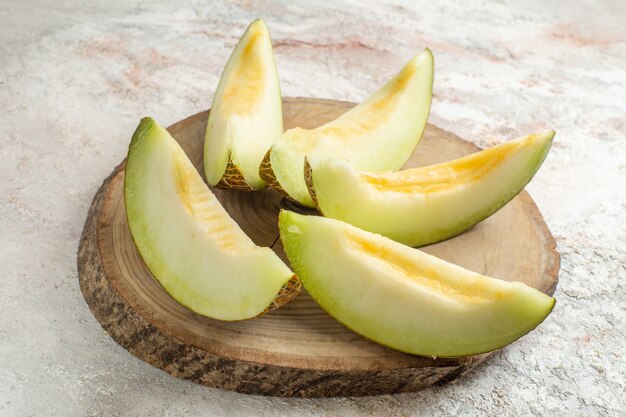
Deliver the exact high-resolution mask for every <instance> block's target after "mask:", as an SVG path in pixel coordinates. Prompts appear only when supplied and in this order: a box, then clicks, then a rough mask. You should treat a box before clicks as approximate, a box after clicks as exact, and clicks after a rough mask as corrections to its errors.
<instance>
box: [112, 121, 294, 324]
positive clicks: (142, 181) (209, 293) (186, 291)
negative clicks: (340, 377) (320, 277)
mask: <svg viewBox="0 0 626 417" xmlns="http://www.w3.org/2000/svg"><path fill="white" fill-rule="evenodd" d="M124 201H125V204H126V215H127V218H128V225H129V226H130V232H131V234H132V237H133V240H134V242H135V245H136V246H137V249H138V251H139V254H140V255H141V257H142V259H143V261H144V263H145V264H146V266H147V267H148V269H149V270H150V271H151V272H152V274H153V275H154V277H155V278H156V279H157V280H158V281H159V282H160V283H161V285H162V286H163V288H164V289H165V290H166V291H167V292H168V293H169V294H170V295H171V296H172V297H173V298H174V299H175V300H176V301H178V302H179V303H180V304H182V305H184V306H186V307H188V308H189V309H191V310H193V311H195V312H196V313H198V314H202V315H204V316H207V317H211V318H214V319H219V320H242V319H247V318H251V317H255V316H257V315H259V314H261V313H263V312H264V311H265V310H266V309H268V307H270V308H273V307H276V306H278V305H280V304H282V303H285V302H287V301H288V300H289V299H291V298H293V297H294V296H295V295H296V294H297V291H298V290H299V283H298V282H297V279H296V278H295V276H294V274H293V272H292V271H291V270H290V269H289V268H288V267H287V266H286V265H285V264H284V263H283V262H282V261H281V260H280V259H279V258H278V256H276V254H275V253H274V252H272V251H271V249H269V248H262V247H258V246H256V245H255V244H254V243H253V242H252V241H251V240H250V238H249V237H248V236H247V235H246V234H245V233H244V232H243V231H242V230H241V229H240V228H239V226H238V225H237V223H235V221H234V220H233V219H231V218H230V216H229V215H228V213H227V212H226V211H225V210H224V208H223V207H222V206H221V205H220V203H219V201H218V200H217V198H216V197H215V195H214V194H213V193H212V192H211V191H210V190H209V188H208V187H207V186H206V184H205V183H204V181H203V180H202V178H201V177H200V175H199V174H198V172H197V171H196V169H195V168H194V166H193V165H192V163H191V161H189V159H188V158H187V156H186V155H185V153H184V151H183V150H182V149H181V147H180V146H179V145H178V143H177V142H176V141H175V140H174V139H173V138H172V137H171V136H170V135H169V133H168V132H167V130H165V129H163V128H162V127H160V126H159V125H158V124H157V123H156V122H155V121H154V120H152V119H150V118H145V119H143V120H142V121H141V123H140V124H139V126H138V127H137V130H136V131H135V134H134V135H133V139H132V141H131V143H130V147H129V151H128V159H127V162H126V177H125V180H124Z"/></svg>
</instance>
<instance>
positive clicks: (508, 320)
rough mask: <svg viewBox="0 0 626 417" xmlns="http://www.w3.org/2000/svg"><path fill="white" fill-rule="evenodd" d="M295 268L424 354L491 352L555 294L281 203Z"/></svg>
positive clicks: (348, 316) (353, 312) (337, 307)
mask: <svg viewBox="0 0 626 417" xmlns="http://www.w3.org/2000/svg"><path fill="white" fill-rule="evenodd" d="M279 225H280V237H281V240H282V242H283V246H284V248H285V252H286V253H287V256H288V257H289V260H290V261H291V266H292V268H293V269H294V270H295V271H296V273H297V274H298V277H299V278H300V280H301V281H302V284H303V285H304V287H305V288H306V289H307V291H308V292H309V294H310V295H311V296H312V297H313V298H314V299H315V301H317V302H318V303H319V304H320V305H321V306H322V308H324V309H325V310H326V311H327V312H328V313H329V314H330V315H332V316H333V317H335V318H336V319H337V320H338V321H340V322H341V323H343V324H344V325H345V326H347V327H349V328H350V329H352V330H354V331H355V332H357V333H359V334H361V335H363V336H365V337H367V338H369V339H371V340H373V341H375V342H378V343H380V344H382V345H385V346H388V347H391V348H393V349H397V350H400V351H402V352H406V353H412V354H417V355H424V356H438V357H456V356H466V355H473V354H479V353H483V352H489V351H491V350H494V349H498V348H501V347H503V346H505V345H507V344H508V343H511V342H513V341H514V340H516V339H518V338H519V337H521V336H523V335H524V334H526V333H528V332H529V331H531V330H532V329H533V328H535V327H536V326H537V325H538V324H539V323H541V322H542V321H543V320H544V319H545V318H546V317H547V315H548V314H549V313H550V311H551V310H552V308H553V306H554V303H555V300H554V298H552V297H549V296H547V295H545V294H543V293H542V292H540V291H538V290H536V289H534V288H531V287H529V286H527V285H525V284H523V283H520V282H506V281H501V280H498V279H495V278H489V277H486V276H482V275H480V274H477V273H474V272H471V271H468V270H466V269H463V268H461V267H459V266H456V265H453V264H450V263H448V262H445V261H443V260H441V259H439V258H437V257H434V256H431V255H428V254H426V253H424V252H422V251H420V250H418V249H413V248H410V247H408V246H405V245H402V244H401V243H398V242H395V241H393V240H391V239H388V238H385V237H383V236H380V235H376V234H373V233H370V232H366V231H363V230H361V229H358V228H356V227H354V226H351V225H349V224H347V223H344V222H341V221H339V220H334V219H328V218H323V217H317V216H303V215H300V214H296V213H293V212H289V211H283V212H281V214H280V218H279Z"/></svg>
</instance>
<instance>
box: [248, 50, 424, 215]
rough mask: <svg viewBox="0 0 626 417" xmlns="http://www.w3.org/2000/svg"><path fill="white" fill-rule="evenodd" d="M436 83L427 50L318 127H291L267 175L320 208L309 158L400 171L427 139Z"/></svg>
mask: <svg viewBox="0 0 626 417" xmlns="http://www.w3.org/2000/svg"><path fill="white" fill-rule="evenodd" d="M432 85H433V56H432V54H431V52H430V50H428V49H426V50H424V52H422V53H421V54H419V55H417V56H416V57H414V58H413V59H411V60H410V61H409V62H408V63H407V64H406V65H405V66H404V68H403V69H402V71H400V73H399V74H398V75H396V76H395V77H394V78H392V79H391V80H390V81H389V82H388V83H387V84H385V86H383V87H382V88H381V89H380V90H378V91H377V92H375V93H374V94H372V95H371V96H370V97H369V98H368V99H367V100H365V101H364V102H362V103H361V104H359V105H358V106H356V107H354V108H353V109H351V110H349V111H348V112H346V113H344V114H343V115H342V116H340V117H338V118H337V119H335V120H333V121H331V122H328V123H326V124H324V125H322V126H320V127H318V128H316V129H312V130H305V129H301V128H294V129H290V130H288V131H286V132H285V133H284V134H283V135H282V136H281V137H280V139H279V140H278V141H276V143H274V145H272V148H271V149H270V151H269V152H268V154H267V155H266V156H265V159H264V160H263V163H262V165H261V172H260V173H261V177H262V178H263V179H265V180H266V181H267V182H269V183H270V185H272V187H274V188H276V189H277V190H278V191H279V192H281V193H283V194H284V195H286V196H288V197H290V198H292V199H293V200H295V201H297V202H299V203H301V204H303V205H306V206H309V207H314V206H315V204H314V203H313V200H312V199H311V196H310V195H309V192H308V191H307V187H306V183H305V182H304V176H303V172H304V158H305V156H336V157H340V158H345V159H347V160H349V161H350V162H352V163H353V164H354V166H356V167H357V168H358V169H364V170H373V171H380V170H397V169H400V167H402V165H403V164H404V163H405V162H406V160H407V159H408V158H409V156H411V153H412V152H413V149H414V148H415V145H417V143H418V142H419V140H420V139H421V138H422V134H423V132H424V128H425V126H426V121H427V119H428V113H429V111H430V99H431V95H432Z"/></svg>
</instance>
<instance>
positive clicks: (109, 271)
mask: <svg viewBox="0 0 626 417" xmlns="http://www.w3.org/2000/svg"><path fill="white" fill-rule="evenodd" d="M352 106H353V104H351V103H345V102H338V101H332V100H319V99H304V98H295V99H285V100H284V117H285V128H286V129H287V128H291V127H294V126H301V127H304V128H312V127H315V126H318V125H320V124H322V123H324V122H326V121H328V120H332V119H334V118H336V117H337V116H339V115H340V114H342V113H343V112H345V111H346V110H348V109H349V108H350V107H352ZM207 116H208V111H205V112H202V113H199V114H196V115H194V116H191V117H189V118H187V119H185V120H182V121H180V122H178V123H176V124H174V125H173V126H171V127H170V128H169V131H170V132H171V133H172V135H173V136H174V138H176V139H177V140H178V141H179V142H180V144H181V145H182V147H183V149H184V150H185V152H186V153H187V155H189V157H190V158H191V160H192V161H193V163H194V164H195V165H196V167H197V168H198V170H199V171H200V172H204V171H203V167H202V149H203V140H204V131H205V126H206V121H207ZM130 133H131V132H129V140H130ZM477 150H478V148H477V147H476V146H474V145H472V144H470V143H469V142H466V141H464V140H462V139H460V138H458V137H457V136H455V135H453V134H451V133H449V132H446V131H444V130H442V129H439V128H438V127H436V126H433V125H428V127H427V128H426V133H425V135H424V138H423V139H422V141H421V143H420V144H419V146H418V147H417V148H416V150H415V152H414V154H413V155H412V157H411V159H410V160H409V161H408V162H407V164H406V167H415V166H420V165H425V164H432V163H437V162H442V161H446V160H450V159H454V158H458V157H460V156H462V155H466V154H469V153H472V152H475V151H477ZM123 181H124V162H122V163H121V164H120V165H119V166H118V167H117V168H116V169H115V170H114V171H113V172H112V173H111V175H110V176H109V177H108V178H107V179H106V180H105V181H104V183H103V184H102V186H101V188H100V190H98V192H97V193H96V195H95V197H94V200H93V203H92V205H91V208H90V210H89V214H88V216H87V220H86V222H85V227H84V230H83V235H82V237H81V242H80V247H79V250H78V271H79V279H80V285H81V289H82V291H83V294H84V297H85V300H86V301H87V303H88V304H89V307H90V308H91V311H92V312H93V314H94V315H95V317H96V318H97V319H98V321H99V322H100V323H101V324H102V326H103V327H104V329H105V330H106V331H107V332H108V333H109V334H110V335H111V337H113V339H115V341H117V343H119V344H120V345H122V346H123V347H124V348H126V349H127V350H128V351H129V352H131V353H132V354H133V355H135V356H136V357H138V358H139V359H141V360H143V361H145V362H148V363H150V364H152V365H154V366H156V367H158V368H161V369H162V370H164V371H165V372H168V373H169V374H171V375H173V376H174V377H177V378H184V379H189V380H192V381H196V382H198V383H201V384H205V385H208V386H211V387H219V388H224V389H228V390H235V391H239V392H243V393H250V394H262V395H276V396H298V397H320V396H361V395H376V394H388V393H398V392H407V391H416V390H419V389H421V388H424V387H427V386H430V385H441V384H445V383H447V382H450V381H452V380H454V379H456V378H458V377H460V376H461V375H463V374H464V373H466V372H467V371H469V370H470V369H472V368H473V367H475V366H476V365H478V364H479V363H481V362H482V361H484V360H485V359H486V358H487V357H488V356H489V355H490V354H482V355H477V356H471V357H464V358H457V359H455V358H452V359H450V358H445V359H438V358H430V357H420V356H412V355H407V354H403V353H400V352H396V351H394V350H391V349H388V348H385V347H382V346H379V345H377V344H375V343H373V342H370V341H368V340H366V339H365V338H363V337H361V336H359V335H357V334H355V333H353V332H351V331H350V330H348V329H347V328H345V327H343V326H342V325H341V324H339V323H338V322H337V321H335V320H334V319H333V318H332V317H330V316H329V315H327V314H326V313H325V312H324V311H323V310H322V309H321V308H320V307H319V306H318V305H317V304H316V303H315V302H314V301H313V300H312V299H311V298H310V297H309V296H308V294H306V292H305V291H303V292H302V293H301V294H300V295H299V296H298V297H297V298H296V299H294V300H293V301H292V302H290V303H288V304H287V305H286V306H284V307H282V308H280V309H278V310H274V311H272V312H270V313H269V314H267V315H265V316H263V317H261V318H257V319H253V320H246V321H240V322H220V321H216V320H211V319H208V318H206V317H202V316H200V315H197V314H195V313H193V312H192V311H190V310H188V309H187V308H185V307H183V306H181V305H180V304H178V303H177V302H176V301H174V300H173V299H172V298H171V297H169V296H168V294H167V293H166V292H165V291H164V290H163V288H162V287H161V286H160V285H159V283H158V282H157V281H156V280H155V279H154V277H153V276H152V275H151V274H150V272H149V271H148V269H147V268H146V267H145V265H144V264H143V262H142V260H141V258H140V257H139V254H138V252H137V250H136V249H135V246H134V244H133V241H132V239H131V236H130V232H129V229H128V224H127V222H126V213H125V210H124V200H123ZM214 192H215V194H216V195H217V197H218V198H219V200H220V201H221V203H222V204H223V205H224V207H225V208H226V210H227V211H228V212H229V213H230V215H231V216H232V217H233V218H234V219H235V220H236V221H237V223H239V225H240V226H241V227H242V229H243V230H244V231H245V232H246V233H247V234H248V235H249V236H250V237H251V238H252V240H253V241H254V242H255V243H256V244H257V245H262V246H270V247H272V248H273V249H274V250H275V251H276V253H278V254H279V255H280V256H281V257H283V259H285V258H284V253H283V251H282V247H281V243H280V240H279V239H278V226H277V216H278V212H279V210H280V209H281V208H289V209H292V210H293V209H295V210H301V209H300V208H299V207H297V206H296V205H294V204H292V203H290V202H288V201H287V200H285V199H283V198H282V197H280V196H279V195H278V194H277V193H275V192H273V191H272V190H266V191H262V192H243V191H232V190H214ZM424 250H425V251H426V252H428V253H431V254H434V255H436V256H439V257H441V258H443V259H445V260H447V261H450V262H454V263H456V264H459V265H461V266H463V267H465V268H468V269H470V270H473V271H476V272H479V273H481V274H485V275H488V276H492V277H496V278H501V279H504V280H510V281H513V280H515V281H522V282H525V283H526V284H528V285H531V286H533V287H535V288H538V289H539V290H541V291H543V292H545V293H547V294H553V293H554V290H555V288H556V284H557V281H558V279H557V275H558V270H559V254H558V253H557V252H556V250H555V241H554V239H553V237H552V235H551V234H550V231H549V230H548V228H547V226H546V224H545V222H544V220H543V218H542V217H541V214H540V213H539V210H538V209H537V207H536V206H535V204H534V202H533V200H532V199H531V198H530V196H529V195H528V194H527V193H526V192H522V193H521V194H520V195H519V196H517V197H516V198H515V199H514V200H513V201H511V202H510V203H509V204H508V205H506V206H505V207H504V208H503V209H501V210H500V211H499V212H497V213H496V214H494V215H493V216H491V217H490V218H489V219H487V220H485V221H483V222H482V223H480V224H479V225H477V226H475V227H474V228H472V229H471V230H469V231H468V232H466V233H464V234H462V235H460V236H457V237H455V238H453V239H450V240H447V241H444V242H441V243H438V244H435V245H431V246H428V247H426V248H424ZM321 261H323V260H321ZM374 314H375V312H374Z"/></svg>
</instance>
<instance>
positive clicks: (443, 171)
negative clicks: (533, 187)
mask: <svg viewBox="0 0 626 417" xmlns="http://www.w3.org/2000/svg"><path fill="white" fill-rule="evenodd" d="M553 137H554V131H550V132H548V133H544V134H533V135H529V136H526V137H523V138H520V139H516V140H513V141H509V142H506V143H503V144H500V145H497V146H494V147H492V148H489V149H485V150H483V151H481V152H477V153H474V154H472V155H468V156H466V157H463V158H460V159H456V160H453V161H450V162H445V163H442V164H437V165H431V166H425V167H419V168H412V169H407V170H404V171H399V172H385V173H370V172H359V171H357V170H356V169H355V168H354V167H353V166H352V165H351V164H350V163H349V162H348V161H346V160H341V159H336V158H332V159H322V160H318V159H311V160H310V161H307V163H308V164H309V165H308V168H307V175H306V177H307V181H308V185H309V189H310V192H311V194H312V196H314V199H315V201H316V203H317V206H318V208H319V209H320V211H321V212H322V213H324V215H325V216H327V217H332V218H334V219H339V220H343V221H345V222H347V223H350V224H352V225H354V226H357V227H359V228H361V229H364V230H367V231H369V232H374V233H379V234H381V235H384V236H387V237H389V238H391V239H393V240H396V241H398V242H401V243H404V244H406V245H409V246H423V245H428V244H431V243H435V242H438V241H440V240H444V239H447V238H450V237H452V236H455V235H458V234H459V233H461V232H463V231H465V230H467V229H469V228H470V227H472V226H474V225H475V224H476V223H478V222H480V221H482V220H484V219H486V218H487V217H489V216H490V215H492V214H493V213H495V212H496V211H497V210H499V209H500V208H502V207H503V206H504V205H505V204H506V203H508V202H509V201H510V200H511V199H512V198H513V197H515V196H516V195H517V194H518V193H519V192H520V191H522V189H523V188H524V187H525V186H526V184H528V182H529V181H530V180H531V179H532V178H533V176H534V175H535V173H536V172H537V170H538V169H539V167H540V166H541V164H542V163H543V160H544V159H545V157H546V155H547V154H548V151H549V150H550V146H551V144H552V139H553Z"/></svg>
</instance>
